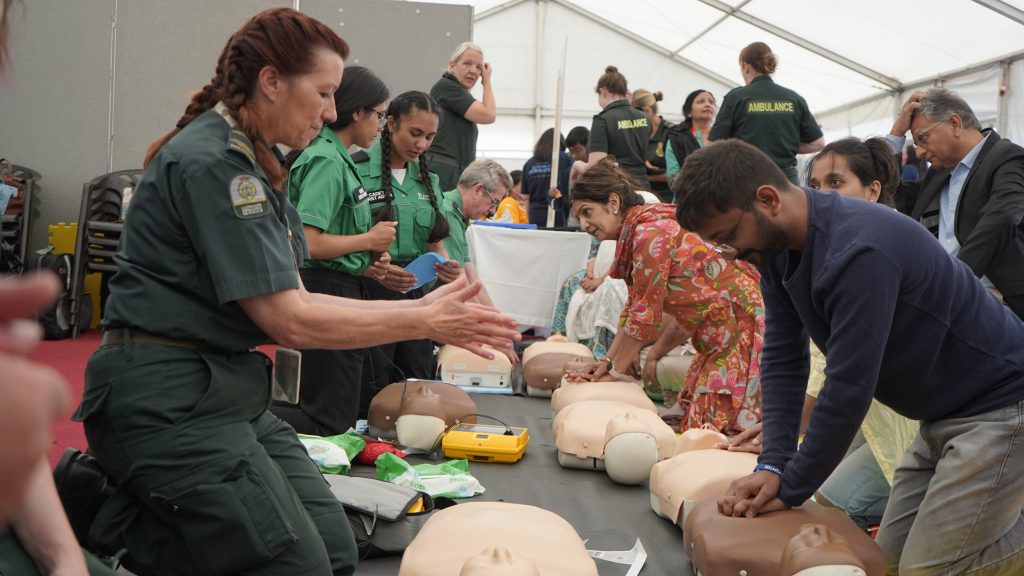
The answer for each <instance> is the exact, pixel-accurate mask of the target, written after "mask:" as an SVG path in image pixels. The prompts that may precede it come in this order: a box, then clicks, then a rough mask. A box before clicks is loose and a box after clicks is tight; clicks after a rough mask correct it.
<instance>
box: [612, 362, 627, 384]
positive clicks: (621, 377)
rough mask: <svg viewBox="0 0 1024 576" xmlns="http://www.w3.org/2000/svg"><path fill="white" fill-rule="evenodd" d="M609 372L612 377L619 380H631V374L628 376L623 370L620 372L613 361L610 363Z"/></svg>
mask: <svg viewBox="0 0 1024 576" xmlns="http://www.w3.org/2000/svg"><path fill="white" fill-rule="evenodd" d="M608 374H610V375H611V377H612V378H618V379H619V380H629V379H630V378H629V376H626V375H625V374H623V373H622V372H619V371H618V370H616V369H615V364H614V363H611V362H609V363H608Z"/></svg>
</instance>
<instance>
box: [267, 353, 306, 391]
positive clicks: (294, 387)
mask: <svg viewBox="0 0 1024 576" xmlns="http://www.w3.org/2000/svg"><path fill="white" fill-rule="evenodd" d="M301 371H302V352H299V351H298V350H292V349H291V348H278V349H277V352H276V353H275V355H274V379H273V384H272V388H271V390H270V395H271V396H272V397H273V398H274V400H278V401H280V402H287V403H289V404H298V403H299V386H300V384H301V381H300V380H299V375H300V373H301Z"/></svg>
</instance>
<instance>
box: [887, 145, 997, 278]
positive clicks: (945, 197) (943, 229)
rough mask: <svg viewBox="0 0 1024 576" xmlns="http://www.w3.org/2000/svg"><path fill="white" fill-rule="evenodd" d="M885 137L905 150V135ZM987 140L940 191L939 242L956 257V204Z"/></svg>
mask: <svg viewBox="0 0 1024 576" xmlns="http://www.w3.org/2000/svg"><path fill="white" fill-rule="evenodd" d="M885 139H886V140H888V141H889V146H890V147H891V148H892V149H893V150H894V153H897V152H899V151H901V150H903V145H904V143H906V140H907V139H906V138H905V137H901V136H893V135H892V134H887V135H886V136H885ZM987 140H988V135H987V134H986V135H985V137H984V138H982V139H981V142H978V144H977V145H976V146H975V147H974V148H971V151H970V152H968V153H967V155H966V156H964V157H963V159H962V160H960V163H959V164H957V165H956V168H953V171H952V172H950V173H949V182H948V183H947V184H946V185H945V186H943V187H942V190H940V191H939V242H940V243H941V244H942V247H943V248H944V249H945V250H946V252H948V253H949V255H950V256H952V257H954V258H956V255H957V254H959V253H960V241H958V240H957V239H956V206H957V204H959V202H960V194H961V193H962V192H963V191H964V183H966V182H967V175H968V174H970V173H971V167H972V166H974V162H975V160H977V159H978V154H980V153H981V148H982V146H984V145H985V142H986V141H987ZM981 281H982V283H984V284H985V286H986V287H988V288H991V287H992V282H990V281H989V279H988V278H987V277H982V279H981Z"/></svg>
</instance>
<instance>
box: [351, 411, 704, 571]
mask: <svg viewBox="0 0 1024 576" xmlns="http://www.w3.org/2000/svg"><path fill="white" fill-rule="evenodd" d="M473 399H474V400H475V401H476V403H477V406H478V408H479V412H480V413H481V414H487V415H488V416H494V417H496V418H500V419H501V420H503V421H505V422H506V423H508V424H509V425H510V426H518V427H526V428H527V429H528V430H529V433H530V443H529V446H528V448H527V451H526V455H525V456H523V459H522V460H520V461H519V462H517V463H515V464H497V463H483V462H470V465H469V469H470V473H471V474H473V476H475V477H476V478H477V479H478V480H479V481H480V483H481V484H483V486H484V488H485V489H486V492H485V493H483V494H481V495H479V496H475V497H473V498H470V499H466V500H459V502H471V501H498V502H512V503H517V504H529V505H533V506H538V507H540V508H544V509H546V510H550V511H552V512H555V513H556V514H558V515H559V516H561V517H562V518H565V519H566V520H567V521H568V522H569V523H570V524H572V526H573V528H575V529H576V532H577V533H578V534H579V535H580V538H582V539H584V540H587V543H586V547H587V549H589V550H629V549H630V548H632V547H633V544H634V543H635V542H636V540H637V538H639V539H640V541H641V543H643V546H644V549H645V550H646V551H647V555H648V556H647V563H646V564H645V567H644V569H643V570H642V571H641V574H649V575H658V576H668V575H685V576H692V574H693V569H692V567H691V565H690V561H689V560H688V559H687V558H686V554H685V553H684V552H683V534H682V531H681V530H680V529H679V528H678V527H677V526H675V525H674V524H672V523H671V522H669V521H667V520H665V519H663V518H660V517H659V516H657V515H656V514H655V513H654V511H653V510H651V504H650V491H649V489H648V487H647V484H646V483H644V484H641V485H638V486H623V485H620V484H616V483H614V482H612V481H611V479H609V478H608V476H607V475H606V474H605V473H604V472H599V471H590V470H574V469H568V468H562V467H561V466H559V464H558V460H557V457H556V451H555V443H554V440H553V439H552V434H551V419H552V417H551V405H550V402H549V401H548V400H547V399H542V398H526V397H521V396H498V395H485V394H474V395H473ZM479 421H480V423H482V424H483V423H487V420H486V419H480V420H479ZM409 461H410V463H413V464H418V463H421V462H426V460H425V459H423V458H422V457H416V456H410V457H409ZM352 474H353V475H356V476H370V477H372V476H373V475H374V469H373V467H371V466H360V465H356V466H355V467H354V468H353V470H352ZM400 563H401V557H400V556H390V557H383V558H370V559H366V560H363V561H362V562H360V564H359V566H358V568H356V575H357V576H371V575H372V576H377V575H391V574H398V567H399V564H400ZM596 563H597V567H598V572H599V573H600V575H601V576H621V575H624V574H626V572H627V571H628V569H629V567H628V566H626V565H625V564H614V563H610V562H605V561H602V560H597V561H596Z"/></svg>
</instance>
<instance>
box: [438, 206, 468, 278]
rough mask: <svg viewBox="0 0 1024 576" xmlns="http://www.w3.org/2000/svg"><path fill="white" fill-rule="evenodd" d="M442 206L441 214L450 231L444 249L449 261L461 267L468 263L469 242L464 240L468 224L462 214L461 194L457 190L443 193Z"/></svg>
mask: <svg viewBox="0 0 1024 576" xmlns="http://www.w3.org/2000/svg"><path fill="white" fill-rule="evenodd" d="M443 206H444V208H443V209H442V212H444V216H445V218H447V219H448V225H449V226H450V227H451V230H452V231H451V234H449V235H448V237H447V238H445V240H444V248H445V250H447V251H448V257H449V258H450V259H452V260H455V261H456V262H458V263H459V264H460V265H463V264H465V263H466V262H470V259H469V242H468V241H467V240H466V229H467V228H468V227H469V224H468V223H467V222H466V216H465V215H464V214H463V213H462V192H459V189H458V188H456V189H455V190H449V191H448V192H445V193H444V203H443Z"/></svg>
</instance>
